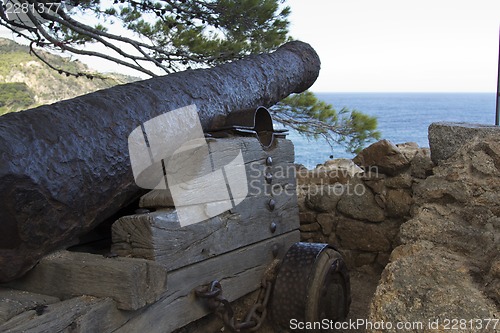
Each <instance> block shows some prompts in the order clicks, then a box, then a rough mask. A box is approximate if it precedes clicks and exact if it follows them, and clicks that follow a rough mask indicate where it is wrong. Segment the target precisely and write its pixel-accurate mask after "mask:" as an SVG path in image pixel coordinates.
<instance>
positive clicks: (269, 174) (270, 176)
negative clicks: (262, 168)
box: [264, 172, 273, 184]
mask: <svg viewBox="0 0 500 333" xmlns="http://www.w3.org/2000/svg"><path fill="white" fill-rule="evenodd" d="M264 178H265V179H266V183H268V184H271V183H272V182H273V175H272V174H271V173H270V172H268V173H266V176H265V177H264Z"/></svg>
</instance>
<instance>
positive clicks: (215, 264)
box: [114, 231, 300, 333]
mask: <svg viewBox="0 0 500 333" xmlns="http://www.w3.org/2000/svg"><path fill="white" fill-rule="evenodd" d="M299 238H300V233H299V231H293V232H289V233H287V234H284V235H281V236H278V237H275V238H272V239H268V240H266V241H263V242H260V243H257V244H253V245H250V246H247V247H245V248H240V249H238V250H235V251H233V252H230V253H226V254H224V255H220V256H217V257H214V258H211V259H209V260H205V261H203V262H200V263H197V264H195V265H191V266H188V267H184V268H181V269H178V270H175V271H171V272H170V271H169V289H168V290H167V292H166V293H165V294H164V296H163V297H162V299H161V300H159V301H158V302H156V303H155V304H152V305H150V306H148V307H146V308H143V309H141V310H139V311H137V312H135V313H134V315H135V317H134V318H132V319H130V320H129V321H128V322H127V323H126V324H125V325H123V326H122V327H120V328H119V329H117V330H116V331H114V332H148V333H156V332H158V333H168V332H172V331H173V330H175V329H176V328H179V327H182V326H184V325H186V324H188V323H190V322H192V321H194V320H196V319H199V318H201V317H203V316H204V315H206V314H207V313H208V310H207V309H206V307H205V306H204V304H203V302H202V301H200V300H199V299H197V298H196V297H195V296H194V292H193V290H194V289H195V288H196V287H198V286H199V285H200V284H206V283H210V282H211V281H213V280H219V281H220V282H221V285H222V289H223V295H224V297H225V298H227V299H228V300H229V301H234V300H235V299H237V298H240V297H242V296H244V295H246V294H248V293H249V292H252V291H254V290H256V289H258V288H259V287H260V283H261V279H262V277H263V275H264V272H265V271H266V269H267V268H268V267H269V265H270V264H271V263H272V262H273V261H274V260H276V259H281V258H282V257H283V256H284V254H285V253H286V251H287V250H288V248H289V247H290V246H291V245H292V244H294V243H296V242H298V241H299ZM273 247H277V248H278V252H277V253H278V257H277V258H275V257H274V256H273V254H272V252H273Z"/></svg>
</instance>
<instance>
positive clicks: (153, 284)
mask: <svg viewBox="0 0 500 333" xmlns="http://www.w3.org/2000/svg"><path fill="white" fill-rule="evenodd" d="M166 282H167V272H166V269H165V268H163V267H161V266H160V265H158V264H156V263H154V262H151V261H148V260H143V259H135V258H105V257H103V256H100V255H94V254H89V253H78V252H69V251H61V252H56V253H53V254H51V255H48V256H46V257H44V258H43V259H42V260H41V261H40V262H39V263H38V265H37V266H35V267H34V268H33V269H32V270H31V271H30V272H28V273H27V274H26V275H25V276H23V277H22V278H20V279H17V280H15V281H12V282H10V283H8V284H7V286H8V287H11V288H15V289H20V290H26V291H31V292H35V293H43V294H47V295H51V296H56V297H59V298H61V299H68V298H73V297H76V296H80V295H91V296H96V297H110V298H112V299H114V300H115V301H116V303H117V307H118V308H119V309H123V310H137V309H139V308H141V307H143V306H145V305H147V304H151V303H153V302H155V301H156V300H158V299H159V298H160V296H161V295H162V294H163V293H164V291H165V289H166Z"/></svg>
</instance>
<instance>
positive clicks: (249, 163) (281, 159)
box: [139, 137, 295, 208]
mask: <svg viewBox="0 0 500 333" xmlns="http://www.w3.org/2000/svg"><path fill="white" fill-rule="evenodd" d="M208 146H209V149H208V151H209V152H210V153H209V156H207V157H205V158H204V160H203V161H200V164H199V166H197V168H196V170H193V172H196V174H193V175H192V177H190V178H191V179H192V182H190V186H192V187H195V188H207V186H212V185H213V184H212V183H204V182H207V181H208V182H211V181H212V180H213V179H212V178H210V177H208V178H207V177H201V176H203V175H208V174H210V173H212V172H213V171H216V170H220V169H221V168H223V167H224V166H225V165H226V164H227V163H229V162H231V161H232V159H233V158H235V157H236V155H237V154H238V152H241V153H242V156H243V161H244V167H245V175H246V178H247V183H248V196H259V195H264V194H266V193H271V186H273V187H285V186H288V185H294V186H295V166H294V164H293V161H294V147H293V144H292V142H291V141H290V140H286V139H276V140H275V143H274V145H273V146H272V147H271V148H269V149H268V150H263V149H262V146H261V144H260V143H259V141H258V140H257V138H255V137H229V138H224V139H213V140H209V141H208ZM269 156H271V157H272V160H273V163H272V165H270V166H268V165H266V159H267V157H269ZM179 163H181V162H179ZM186 163H192V161H191V159H186ZM190 167H191V168H192V166H190V165H186V166H185V168H182V167H179V166H178V168H180V169H181V170H185V169H189V168H190ZM167 169H168V167H167ZM238 171H239V170H238V168H237V167H234V166H233V168H232V169H229V170H226V172H229V173H231V172H235V173H238ZM268 173H269V174H273V176H274V177H273V182H272V184H271V185H270V184H268V183H267V182H266V179H265V176H266V174H268ZM229 176H230V175H229ZM234 176H235V177H234V178H236V179H239V178H240V175H239V174H235V175H234ZM172 177H173V178H175V175H172ZM183 177H184V178H185V177H186V175H183ZM188 178H189V177H188ZM234 178H233V179H234ZM242 181H243V180H242ZM224 189H225V187H224ZM176 199H177V202H183V203H185V204H186V205H189V203H190V200H196V199H194V198H193V197H192V195H190V194H189V193H186V195H185V196H184V197H183V196H182V195H181V196H180V197H178V198H176ZM203 199H205V200H210V199H211V197H203ZM195 203H196V202H193V204H195ZM139 205H140V206H141V207H142V208H164V207H174V199H173V198H172V194H171V193H170V191H169V190H168V189H167V190H153V191H151V192H149V193H147V194H145V195H144V196H143V197H141V200H140V202H139Z"/></svg>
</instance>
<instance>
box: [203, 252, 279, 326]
mask: <svg viewBox="0 0 500 333" xmlns="http://www.w3.org/2000/svg"><path fill="white" fill-rule="evenodd" d="M278 263H279V260H275V261H274V262H273V263H272V264H271V265H270V266H269V267H268V269H267V270H266V272H265V274H264V276H263V278H262V281H261V287H260V291H259V296H258V297H257V300H256V301H255V304H254V305H253V306H252V307H251V308H250V310H249V311H248V313H247V315H246V316H245V319H244V320H243V321H239V320H238V319H236V316H235V313H234V309H233V308H232V306H231V303H229V301H228V300H227V299H226V298H224V297H223V296H222V286H221V284H220V282H219V281H217V280H214V281H212V282H211V283H210V284H208V285H203V286H200V287H198V288H196V289H195V295H196V296H197V297H199V298H202V299H205V300H206V301H207V305H208V308H209V309H210V311H212V312H214V313H216V314H217V315H219V316H220V317H221V319H222V321H223V322H224V325H225V326H226V327H227V328H229V329H230V330H231V331H232V332H247V331H248V332H255V331H257V330H258V329H259V328H260V327H261V326H262V324H263V323H264V320H265V319H266V316H267V304H268V303H269V299H270V296H271V290H272V284H273V281H274V278H275V273H276V266H277V264H278Z"/></svg>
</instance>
